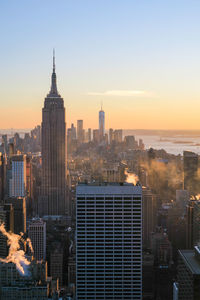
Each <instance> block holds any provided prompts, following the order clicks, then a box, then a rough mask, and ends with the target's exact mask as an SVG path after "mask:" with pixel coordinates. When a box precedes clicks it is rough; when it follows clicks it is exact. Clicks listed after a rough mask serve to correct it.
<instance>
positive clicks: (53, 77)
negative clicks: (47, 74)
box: [48, 49, 60, 97]
mask: <svg viewBox="0 0 200 300" xmlns="http://www.w3.org/2000/svg"><path fill="white" fill-rule="evenodd" d="M55 69H56V66H55V50H54V49H53V73H52V75H51V90H50V93H49V94H48V97H60V95H59V94H58V90H57V84H56V71H55Z"/></svg>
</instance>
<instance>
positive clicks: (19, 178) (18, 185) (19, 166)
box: [9, 155, 26, 197]
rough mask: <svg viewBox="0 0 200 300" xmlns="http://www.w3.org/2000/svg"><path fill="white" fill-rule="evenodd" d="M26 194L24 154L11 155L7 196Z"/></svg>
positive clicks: (23, 195)
mask: <svg viewBox="0 0 200 300" xmlns="http://www.w3.org/2000/svg"><path fill="white" fill-rule="evenodd" d="M25 196H26V155H14V156H12V178H11V179H10V181H9V197H25Z"/></svg>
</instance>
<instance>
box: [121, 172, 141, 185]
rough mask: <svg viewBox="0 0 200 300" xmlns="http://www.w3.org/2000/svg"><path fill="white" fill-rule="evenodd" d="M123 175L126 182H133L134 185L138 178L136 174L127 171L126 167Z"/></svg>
mask: <svg viewBox="0 0 200 300" xmlns="http://www.w3.org/2000/svg"><path fill="white" fill-rule="evenodd" d="M124 173H125V175H126V182H128V183H133V184H134V185H136V183H137V182H138V181H139V178H138V176H137V175H136V174H134V173H129V172H128V171H127V169H126V170H125V172H124Z"/></svg>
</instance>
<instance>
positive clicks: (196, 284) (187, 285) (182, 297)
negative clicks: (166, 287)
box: [174, 246, 200, 300]
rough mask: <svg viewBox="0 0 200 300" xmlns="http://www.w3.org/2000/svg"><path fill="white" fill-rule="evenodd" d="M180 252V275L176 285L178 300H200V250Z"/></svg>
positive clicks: (196, 248)
mask: <svg viewBox="0 0 200 300" xmlns="http://www.w3.org/2000/svg"><path fill="white" fill-rule="evenodd" d="M178 252H179V253H178V254H179V260H178V268H177V271H178V272H177V273H178V274H177V283H176V284H175V285H176V289H177V292H176V294H178V299H179V300H198V299H200V248H199V247H198V246H196V247H194V250H179V251H178ZM174 288H175V287H174ZM174 299H177V298H174Z"/></svg>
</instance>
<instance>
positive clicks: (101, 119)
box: [99, 106, 105, 142]
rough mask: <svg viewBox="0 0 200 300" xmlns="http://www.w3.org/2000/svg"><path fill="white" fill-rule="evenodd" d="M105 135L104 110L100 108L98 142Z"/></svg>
mask: <svg viewBox="0 0 200 300" xmlns="http://www.w3.org/2000/svg"><path fill="white" fill-rule="evenodd" d="M104 135H105V112H104V111H103V110H102V106H101V110H100V111H99V139H100V142H101V141H103V139H104Z"/></svg>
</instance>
